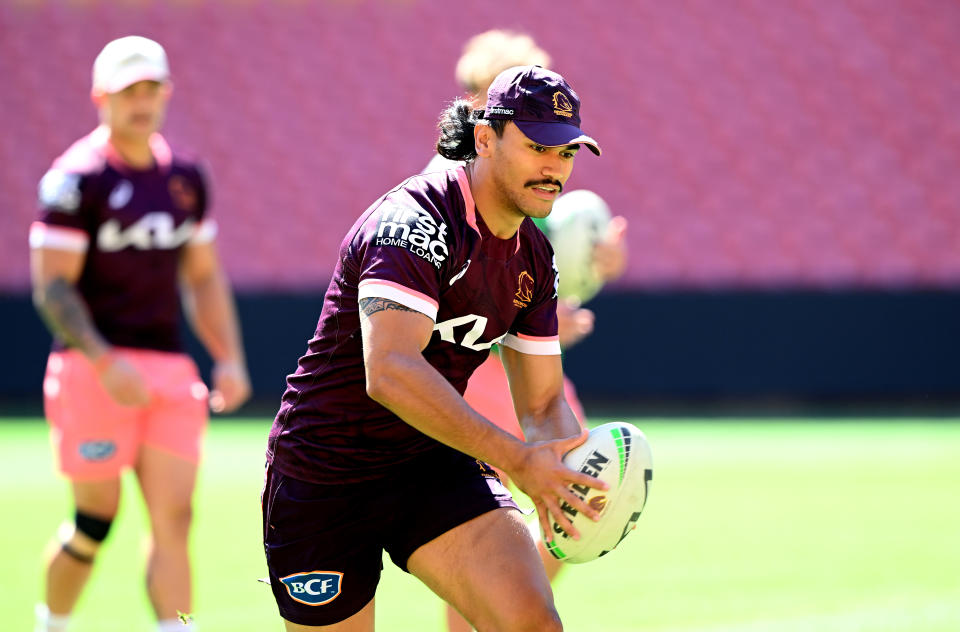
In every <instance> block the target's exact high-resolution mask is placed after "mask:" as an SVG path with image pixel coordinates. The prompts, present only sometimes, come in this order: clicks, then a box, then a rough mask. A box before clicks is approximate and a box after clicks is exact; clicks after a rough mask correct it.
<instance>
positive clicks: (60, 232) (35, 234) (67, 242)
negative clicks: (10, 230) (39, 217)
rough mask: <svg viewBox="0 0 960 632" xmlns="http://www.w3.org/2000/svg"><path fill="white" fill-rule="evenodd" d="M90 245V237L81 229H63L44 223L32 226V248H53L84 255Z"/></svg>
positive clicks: (35, 223)
mask: <svg viewBox="0 0 960 632" xmlns="http://www.w3.org/2000/svg"><path fill="white" fill-rule="evenodd" d="M89 245H90V236H89V235H87V234H86V233H85V232H83V231H82V230H80V229H79V228H62V227H59V226H53V225H50V224H44V223H43V222H34V223H32V224H31V225H30V248H34V249H35V248H51V249H53V250H66V251H67V252H78V253H83V252H86V251H87V247H88V246H89Z"/></svg>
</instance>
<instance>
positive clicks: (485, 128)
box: [473, 125, 495, 158]
mask: <svg viewBox="0 0 960 632" xmlns="http://www.w3.org/2000/svg"><path fill="white" fill-rule="evenodd" d="M494 136H495V134H494V131H493V128H491V127H490V126H489V125H477V126H475V127H474V128H473V142H474V146H475V147H476V150H477V155H478V156H483V157H485V158H487V157H489V156H490V155H491V154H492V153H493V137H494Z"/></svg>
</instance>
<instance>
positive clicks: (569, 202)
mask: <svg viewBox="0 0 960 632" xmlns="http://www.w3.org/2000/svg"><path fill="white" fill-rule="evenodd" d="M610 217H611V216H610V207H609V206H607V203H606V202H604V201H603V198H601V197H600V196H599V195H597V194H596V193H594V192H593V191H587V190H586V189H579V190H577V191H570V192H569V193H564V194H563V195H561V196H560V197H558V198H557V201H556V202H554V203H553V210H552V211H550V214H549V215H548V216H547V237H548V238H549V239H550V243H551V245H553V252H554V255H555V256H556V259H557V268H558V270H559V271H560V285H559V287H558V288H557V291H558V293H559V295H560V298H576V299H579V300H580V302H582V303H585V302H587V301H588V300H590V299H591V298H593V297H594V296H595V295H596V293H597V292H599V291H600V288H602V287H603V280H602V279H601V278H600V276H599V275H598V274H597V272H596V270H594V266H593V247H594V245H596V243H597V242H598V241H601V240H603V239H604V238H605V237H606V235H607V229H608V226H609V224H610Z"/></svg>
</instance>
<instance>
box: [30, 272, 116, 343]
mask: <svg viewBox="0 0 960 632" xmlns="http://www.w3.org/2000/svg"><path fill="white" fill-rule="evenodd" d="M34 304H35V305H36V307H37V311H38V312H39V313H40V316H41V317H43V321H44V322H45V323H46V324H47V328H48V329H49V330H50V333H52V334H53V335H54V336H57V337H58V338H60V339H61V340H63V341H64V342H65V343H67V345H69V346H71V347H75V348H77V349H79V350H80V351H83V352H84V353H90V352H91V351H93V350H95V349H97V348H98V347H104V346H105V345H106V342H105V341H104V340H103V338H102V337H101V336H100V333H99V332H98V331H97V329H96V327H94V325H93V319H92V318H91V317H90V310H89V308H88V307H87V304H86V303H85V302H84V301H83V299H82V298H81V297H80V294H79V293H78V292H77V290H76V288H75V287H74V286H73V284H72V283H70V282H68V281H67V280H66V279H63V278H56V279H54V280H52V281H50V282H49V283H47V285H46V286H45V287H44V288H43V290H42V291H41V292H39V293H38V294H36V295H35V298H34Z"/></svg>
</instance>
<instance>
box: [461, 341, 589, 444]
mask: <svg viewBox="0 0 960 632" xmlns="http://www.w3.org/2000/svg"><path fill="white" fill-rule="evenodd" d="M563 394H564V396H565V397H566V398H567V403H568V404H570V408H572V409H573V414H574V415H576V416H577V419H578V420H580V423H581V425H582V424H583V423H584V420H585V419H586V416H585V415H584V414H583V406H582V405H581V404H580V400H579V399H577V390H576V389H575V388H574V387H573V382H571V381H570V380H569V379H567V376H566V375H564V376H563ZM463 398H464V399H466V400H467V403H468V404H470V407H471V408H473V409H474V410H475V411H477V412H478V413H480V414H481V415H483V416H484V417H486V418H487V419H489V420H490V421H492V422H493V423H495V424H496V425H497V426H498V427H499V428H501V429H503V430H506V431H507V432H509V433H510V434H512V435H513V436H515V437H517V438H518V439H523V432H522V431H521V430H520V422H519V421H517V413H516V411H515V410H514V409H513V399H512V398H511V397H510V384H509V383H508V382H507V374H506V372H505V371H504V370H503V364H502V363H501V362H500V356H498V355H497V354H496V353H492V352H491V353H490V355H489V356H488V357H487V360H486V361H485V362H484V363H483V364H481V365H480V366H479V367H478V368H477V370H476V371H474V372H473V375H472V376H470V382H468V383H467V392H466V393H464V394H463Z"/></svg>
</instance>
